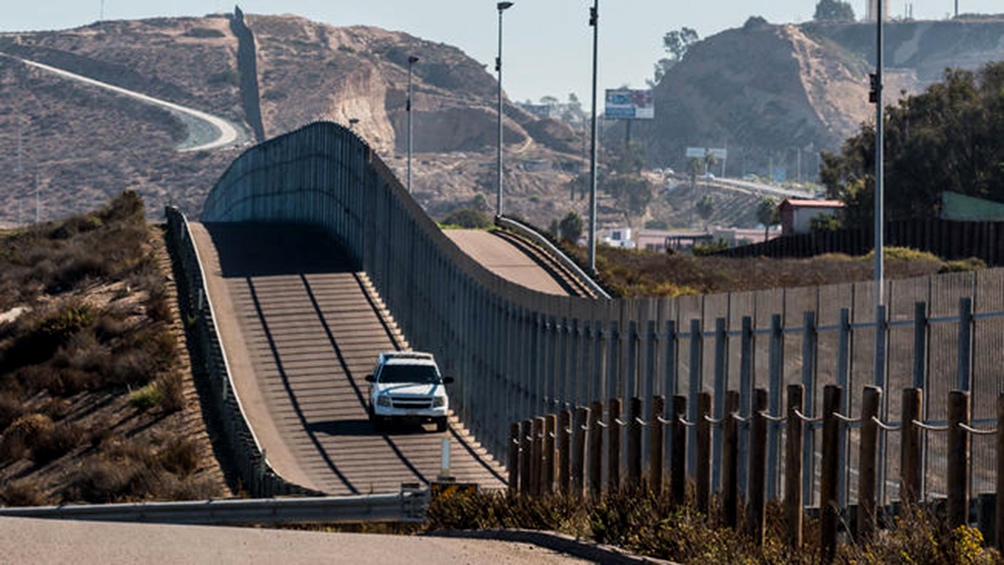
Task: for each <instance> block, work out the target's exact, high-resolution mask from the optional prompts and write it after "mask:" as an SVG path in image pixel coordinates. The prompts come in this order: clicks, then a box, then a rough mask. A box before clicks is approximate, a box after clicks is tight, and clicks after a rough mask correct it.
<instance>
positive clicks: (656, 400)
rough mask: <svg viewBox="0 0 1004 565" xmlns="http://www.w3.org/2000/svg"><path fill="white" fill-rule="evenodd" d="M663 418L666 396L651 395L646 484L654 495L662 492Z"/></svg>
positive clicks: (663, 460) (664, 458)
mask: <svg viewBox="0 0 1004 565" xmlns="http://www.w3.org/2000/svg"><path fill="white" fill-rule="evenodd" d="M665 418H666V397H664V396H653V397H652V404H651V406H650V410H649V415H648V423H649V435H648V452H649V454H648V484H649V488H650V489H651V490H652V492H654V493H655V494H656V495H659V494H661V493H662V482H663V480H662V479H663V473H664V471H663V464H664V462H665V460H666V456H665V452H664V451H663V449H664V448H665V445H666V444H665V440H664V438H663V435H664V430H665V426H664V425H663V423H662V421H663V420H665Z"/></svg>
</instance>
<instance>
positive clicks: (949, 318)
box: [202, 123, 1004, 506]
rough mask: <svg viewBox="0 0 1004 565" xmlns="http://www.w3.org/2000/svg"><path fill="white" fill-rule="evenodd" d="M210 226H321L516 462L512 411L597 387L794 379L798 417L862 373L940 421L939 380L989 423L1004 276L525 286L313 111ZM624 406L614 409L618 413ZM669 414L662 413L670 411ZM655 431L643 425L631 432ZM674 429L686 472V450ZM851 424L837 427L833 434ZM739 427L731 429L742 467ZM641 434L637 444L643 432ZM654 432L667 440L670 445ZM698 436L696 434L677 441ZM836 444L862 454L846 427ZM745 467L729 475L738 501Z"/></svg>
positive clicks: (234, 179) (808, 482)
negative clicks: (660, 287) (596, 293)
mask: <svg viewBox="0 0 1004 565" xmlns="http://www.w3.org/2000/svg"><path fill="white" fill-rule="evenodd" d="M202 220H203V221H204V222H223V221H277V222H299V223H306V224H311V225H317V226H321V227H323V228H324V229H325V230H327V231H328V232H329V233H331V234H332V236H333V237H334V238H335V239H336V240H337V241H338V242H340V244H341V245H342V246H343V247H344V248H345V251H346V252H347V253H348V254H349V256H351V257H353V258H354V260H355V261H356V263H357V265H358V268H360V269H362V270H365V271H366V272H367V273H368V275H369V277H370V278H371V279H372V280H373V283H374V286H375V287H376V289H377V291H378V292H379V293H380V295H381V297H382V298H383V300H384V302H385V303H386V304H387V305H388V308H389V309H390V311H391V312H392V313H393V315H394V318H395V319H396V321H397V322H398V324H399V326H400V327H401V329H402V331H403V332H404V333H405V335H406V336H407V338H408V341H409V342H410V343H411V344H413V345H414V347H416V348H418V349H422V350H426V351H431V352H433V353H434V354H435V355H436V357H437V358H438V359H439V360H440V365H441V366H442V367H443V369H444V372H446V373H447V374H450V375H452V376H454V377H456V378H457V382H456V383H455V384H454V385H452V386H451V389H450V394H451V406H453V407H454V408H455V410H456V411H457V414H458V416H459V417H460V418H461V419H462V420H463V422H464V423H465V425H467V427H468V428H469V429H471V430H472V431H473V432H474V433H475V434H476V435H477V437H478V439H479V440H480V441H481V442H482V444H484V445H485V446H486V447H487V448H488V449H489V450H490V451H491V452H492V453H493V454H494V455H495V456H496V457H497V458H499V459H500V460H502V461H503V462H507V463H508V464H509V466H510V468H511V467H512V465H513V464H514V463H515V461H512V460H509V449H508V448H509V437H508V430H507V429H506V426H507V424H508V423H509V422H515V421H521V420H524V419H527V418H531V417H534V416H536V415H538V414H545V413H549V412H552V411H555V410H559V409H560V410H576V409H578V408H579V407H588V406H589V405H590V404H592V403H594V402H597V401H603V400H606V399H611V398H625V399H631V398H635V397H637V398H641V399H642V401H641V402H642V411H643V413H646V414H647V413H649V411H650V410H651V408H652V400H651V399H652V398H653V397H655V396H664V397H667V398H670V397H673V396H676V395H683V396H685V397H686V398H687V406H688V408H687V410H688V414H687V418H688V420H689V421H696V420H697V410H698V398H699V394H700V393H701V392H706V391H708V392H713V393H714V394H713V396H712V405H711V407H710V412H711V417H712V418H714V419H716V420H720V419H721V418H722V417H723V415H724V414H725V408H726V404H725V401H726V391H728V390H736V391H738V393H739V400H738V412H739V415H740V417H742V418H749V417H750V416H751V414H752V413H753V408H754V400H755V393H754V391H755V389H757V388H764V389H766V390H767V393H768V397H767V398H768V405H767V410H768V412H767V413H768V414H771V415H775V416H776V415H779V414H781V399H782V396H783V393H784V390H785V387H786V386H787V385H788V384H802V385H803V386H804V390H805V399H804V401H805V410H804V412H803V413H804V414H805V415H806V416H807V417H809V418H817V417H818V415H819V414H821V413H822V408H823V407H822V396H823V387H824V386H826V385H831V384H835V385H839V386H841V387H842V389H843V390H844V391H848V392H847V394H845V395H843V396H842V397H841V408H840V412H841V413H842V414H856V413H859V412H860V409H861V404H862V397H861V394H860V391H861V390H862V387H863V386H864V385H873V386H878V387H880V388H881V389H882V390H883V391H897V390H902V389H903V388H906V387H916V388H920V389H922V390H923V391H924V395H925V397H926V403H925V405H924V408H923V414H922V418H919V420H921V421H924V422H933V423H935V425H937V422H947V420H948V413H947V399H948V396H949V393H950V391H951V390H956V389H957V390H962V391H968V392H969V393H970V394H971V395H972V398H973V406H972V417H973V425H977V426H987V427H992V426H993V422H995V421H996V412H995V410H996V408H995V406H994V400H993V399H995V398H996V397H997V394H998V393H1000V392H1002V391H1004V378H1002V377H1004V375H1002V372H1004V369H1002V367H1004V362H1002V361H1004V343H1002V342H1004V270H1001V269H991V270H985V271H980V272H975V273H972V272H968V273H953V274H948V275H939V276H932V277H925V278H918V279H911V280H896V281H887V282H886V283H885V285H886V286H885V289H884V295H885V296H886V303H885V305H884V306H882V307H879V308H876V307H875V303H874V294H873V293H874V285H873V284H872V283H855V284H843V285H833V286H825V287H813V288H798V289H776V290H767V291H758V292H742V293H731V294H720V295H705V296H684V297H678V298H649V299H616V300H589V299H584V298H573V297H558V296H553V295H546V294H541V293H537V292H534V291H531V290H528V289H526V288H523V287H521V286H518V285H516V284H513V283H510V282H509V281H506V280H504V279H502V278H501V277H498V276H496V275H495V274H493V273H491V272H489V271H487V270H486V269H484V268H483V267H481V266H480V265H479V264H477V263H476V262H475V261H473V260H472V259H471V258H470V257H468V256H467V255H466V254H464V253H463V252H462V251H460V249H459V248H457V246H456V245H455V244H453V242H451V241H450V240H449V239H448V238H447V237H446V236H445V235H443V233H442V232H441V230H440V229H439V228H438V227H437V226H436V225H435V223H434V222H433V221H432V220H431V219H429V218H428V216H426V215H425V213H424V212H423V211H422V209H421V207H420V206H419V205H418V204H417V203H416V202H415V201H414V200H412V198H411V196H410V195H409V194H408V193H407V191H406V190H405V189H404V187H402V186H401V184H400V182H398V181H397V180H396V179H395V178H394V176H393V175H392V174H391V173H390V171H389V169H387V167H386V166H385V165H384V164H383V162H382V161H381V160H380V159H379V157H378V156H377V155H376V154H375V153H373V152H372V151H371V150H370V149H369V148H368V147H367V146H366V145H365V144H364V143H363V142H362V141H361V140H360V139H359V138H358V137H356V135H355V134H354V133H353V132H351V131H350V130H348V129H347V128H343V127H340V126H337V125H335V124H331V123H317V124H312V125H310V126H307V127H305V128H303V129H301V130H298V131H296V132H292V133H290V134H287V135H284V136H281V137H277V138H275V139H273V140H270V141H268V142H266V143H264V144H261V145H259V146H256V147H254V148H251V149H249V150H248V151H247V152H245V153H244V154H243V155H242V156H241V157H240V158H239V159H238V160H237V161H235V162H234V163H233V164H232V165H231V167H230V168H229V169H228V170H227V172H226V173H225V174H224V176H223V177H222V178H221V179H220V181H219V182H218V183H217V185H216V186H215V187H214V188H213V190H212V191H211V193H210V195H209V196H208V197H207V201H206V204H205V207H204V210H203V213H202ZM901 413H902V404H901V399H900V398H899V395H897V394H893V395H886V396H884V398H883V401H882V404H881V406H880V412H879V418H881V419H882V421H884V422H897V421H900V418H901V416H900V415H901ZM621 416H623V415H621ZM665 417H668V416H665V415H664V418H665ZM650 433H651V430H647V429H646V430H643V436H646V437H647V435H648V434H650ZM710 433H711V436H712V445H713V446H714V449H713V452H712V459H711V473H712V483H711V484H712V485H715V489H719V488H720V487H719V485H721V484H722V474H723V469H724V468H725V467H724V465H723V464H722V460H721V459H722V455H721V453H722V450H721V445H722V443H723V441H724V431H723V430H721V429H719V428H715V429H712V430H711V431H710ZM765 433H766V434H767V443H766V455H765V456H766V458H767V466H766V467H765V469H766V471H765V472H767V473H769V474H768V476H767V477H766V491H765V496H767V497H768V499H769V498H775V497H777V496H778V490H779V488H780V485H781V480H782V477H783V472H782V471H780V470H782V469H783V465H782V464H781V463H780V457H781V439H782V437H783V428H782V426H781V425H780V424H778V423H773V422H771V423H769V425H766V431H765ZM696 434H697V430H696V429H690V430H688V436H689V437H688V456H687V468H688V471H689V472H691V473H694V472H695V470H696V465H697V462H698V457H697V453H696V446H697V445H698V443H697V441H696ZM821 434H822V429H821V425H820V424H819V423H818V422H817V423H812V424H810V425H807V426H806V429H805V433H804V435H803V442H804V443H805V448H804V451H805V453H806V454H807V455H806V456H805V461H804V462H803V472H804V479H803V488H802V492H803V493H804V499H805V504H806V505H808V506H813V505H815V504H816V502H817V498H818V489H819V484H820V479H821V476H820V465H819V464H818V462H819V458H820V457H821V455H822V454H821V452H820V451H819V447H820V446H822V445H823V444H822V442H821V438H820V436H821ZM846 435H847V434H845V436H846ZM748 436H749V430H746V429H745V428H744V431H742V432H741V433H740V436H739V437H740V440H739V446H740V454H741V457H742V458H743V459H742V460H746V458H747V457H748V451H749V449H750V442H749V437H748ZM942 436H943V434H934V433H926V434H924V437H923V439H924V447H923V449H922V468H923V473H922V475H923V481H924V491H923V492H924V495H925V496H941V495H943V494H944V493H945V492H946V489H947V486H946V483H945V479H944V477H945V470H946V464H947V449H948V445H947V440H946V438H944V437H942ZM645 441H648V440H647V439H646V440H645ZM667 441H668V440H667ZM690 446H693V447H690ZM898 446H899V440H898V439H897V436H896V434H886V433H884V434H882V440H881V441H880V442H879V455H878V463H877V465H878V466H877V470H876V472H877V474H878V477H879V479H878V483H877V485H878V489H879V490H878V496H879V501H880V504H886V503H888V502H889V501H890V500H891V499H893V498H898V496H899V493H898V489H899V487H898V484H897V483H896V482H894V481H890V480H888V479H889V477H896V476H898V475H897V473H898V469H899V461H898V457H896V456H895V454H896V453H897V449H898ZM839 452H840V454H842V457H843V461H844V462H845V463H847V465H842V466H841V469H844V468H847V469H854V468H856V467H857V462H858V460H857V458H858V454H857V451H856V450H854V449H850V444H849V443H848V440H846V439H845V440H843V441H842V442H841V446H840V450H839ZM972 453H973V462H974V464H973V466H972V467H971V473H972V480H971V481H970V482H969V485H970V489H971V490H975V491H984V490H989V489H992V488H993V486H992V485H993V484H994V481H995V478H996V471H995V469H994V466H993V465H992V460H993V453H994V450H993V445H992V442H991V441H989V440H988V438H985V437H982V436H981V437H974V438H973V439H972ZM744 469H745V468H744V467H741V466H740V468H739V471H740V473H739V475H738V476H737V481H738V485H739V488H740V492H742V493H743V495H744V496H747V497H748V494H749V482H750V480H749V477H748V472H747V471H746V470H744ZM839 480H840V483H839V488H838V492H839V493H840V496H841V497H842V499H841V503H842V504H843V503H853V502H856V500H857V497H858V491H859V488H858V477H857V474H856V473H852V472H850V471H847V472H843V473H840V476H839Z"/></svg>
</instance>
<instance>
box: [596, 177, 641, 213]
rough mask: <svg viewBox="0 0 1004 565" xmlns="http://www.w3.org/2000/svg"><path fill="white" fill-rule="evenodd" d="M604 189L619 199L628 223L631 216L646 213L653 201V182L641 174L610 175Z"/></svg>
mask: <svg viewBox="0 0 1004 565" xmlns="http://www.w3.org/2000/svg"><path fill="white" fill-rule="evenodd" d="M603 190H604V191H605V192H606V193H607V194H609V195H610V196H613V197H614V198H615V199H616V200H617V206H618V208H620V209H621V211H622V212H623V213H624V216H625V218H627V219H628V223H630V218H631V216H642V215H644V214H645V212H646V211H647V210H648V205H649V204H651V203H652V183H650V182H649V181H648V179H646V178H645V177H643V176H641V175H639V174H624V175H610V177H609V178H608V179H607V180H606V181H605V182H604V183H603Z"/></svg>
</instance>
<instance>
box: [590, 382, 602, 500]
mask: <svg viewBox="0 0 1004 565" xmlns="http://www.w3.org/2000/svg"><path fill="white" fill-rule="evenodd" d="M602 420H603V403H602V402H600V401H599V400H597V401H595V402H593V404H592V405H591V406H590V407H589V495H590V496H591V497H592V498H594V499H596V498H599V497H600V495H601V494H602V493H603V428H602V426H600V422H601V421H602Z"/></svg>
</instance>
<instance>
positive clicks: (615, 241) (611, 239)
mask: <svg viewBox="0 0 1004 565" xmlns="http://www.w3.org/2000/svg"><path fill="white" fill-rule="evenodd" d="M603 243H604V244H606V245H609V246H610V247H620V248H621V249H634V248H635V241H634V239H633V238H632V237H631V228H613V229H611V230H610V231H608V232H607V235H605V236H603Z"/></svg>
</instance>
